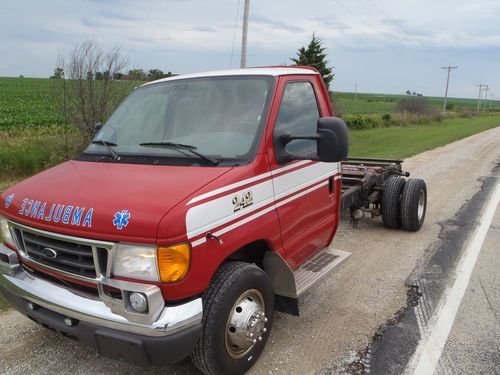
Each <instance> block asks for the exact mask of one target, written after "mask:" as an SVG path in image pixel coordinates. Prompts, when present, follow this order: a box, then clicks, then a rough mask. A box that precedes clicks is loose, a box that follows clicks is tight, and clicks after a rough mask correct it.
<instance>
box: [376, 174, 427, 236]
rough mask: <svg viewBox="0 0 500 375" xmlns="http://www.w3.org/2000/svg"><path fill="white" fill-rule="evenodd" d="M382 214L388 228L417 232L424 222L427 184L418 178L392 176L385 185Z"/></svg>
mask: <svg viewBox="0 0 500 375" xmlns="http://www.w3.org/2000/svg"><path fill="white" fill-rule="evenodd" d="M380 208H381V214H382V220H383V222H384V225H385V226H386V227H387V228H392V229H399V228H401V227H403V229H406V230H408V231H412V232H416V231H418V230H419V229H420V228H421V227H422V224H423V223H424V220H425V213H426V209H427V186H426V185H425V181H424V180H421V179H416V178H409V179H408V180H405V179H404V178H401V177H390V178H389V179H387V182H386V184H385V186H384V192H383V194H382V202H381V207H380Z"/></svg>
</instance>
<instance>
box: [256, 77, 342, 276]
mask: <svg viewBox="0 0 500 375" xmlns="http://www.w3.org/2000/svg"><path fill="white" fill-rule="evenodd" d="M318 78H319V77H318V76H310V75H306V76H285V77H280V78H279V82H278V84H277V88H276V93H275V98H276V99H278V100H275V101H274V102H273V106H272V108H271V113H270V116H269V119H268V127H267V131H266V144H267V154H268V158H269V163H270V165H271V169H272V170H276V169H278V168H282V167H283V165H280V164H278V163H277V162H276V158H275V154H274V145H273V131H274V124H275V122H276V119H277V116H278V112H279V108H280V104H281V100H280V98H282V96H283V92H284V89H285V85H286V84H287V83H288V82H291V81H307V82H310V83H311V84H312V85H313V87H314V91H315V94H316V100H317V102H318V106H319V110H320V114H321V116H322V117H325V116H330V115H331V113H332V111H331V105H329V104H328V103H329V102H330V101H329V100H325V96H324V93H323V89H324V84H322V83H323V81H322V80H318ZM325 91H326V89H325ZM285 165H286V164H285ZM338 191H339V190H336V191H334V192H333V193H330V192H329V188H328V186H323V187H321V188H319V189H317V190H315V191H313V192H311V193H309V194H307V195H306V196H305V197H302V198H299V199H296V200H294V201H292V202H290V203H288V204H286V205H284V206H281V207H279V208H278V215H279V219H280V224H281V225H280V227H281V237H282V244H283V247H284V249H285V253H286V258H285V259H286V261H287V262H288V264H289V265H290V267H291V268H292V269H295V268H297V267H298V266H300V264H302V263H303V262H304V261H305V260H307V259H308V258H310V257H311V256H312V255H314V254H315V253H316V252H318V251H319V250H321V249H322V248H324V247H325V246H326V245H327V244H328V243H329V242H330V239H331V237H332V235H333V233H334V231H335V230H336V226H337V221H338V217H339V216H338V206H339V199H338V198H339V197H337V196H338Z"/></svg>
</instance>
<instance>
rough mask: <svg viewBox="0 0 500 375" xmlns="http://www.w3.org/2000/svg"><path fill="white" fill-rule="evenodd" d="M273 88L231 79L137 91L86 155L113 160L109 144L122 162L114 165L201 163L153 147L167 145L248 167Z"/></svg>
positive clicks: (258, 79)
mask: <svg viewBox="0 0 500 375" xmlns="http://www.w3.org/2000/svg"><path fill="white" fill-rule="evenodd" d="M272 82H273V79H272V78H271V77H265V76H230V77H210V78H202V79H185V80H174V81H166V82H161V83H155V84H152V85H147V86H143V87H139V88H137V89H136V90H135V91H134V92H133V93H132V94H131V95H130V96H128V97H127V98H126V99H125V101H124V102H123V103H122V104H121V105H120V106H119V107H118V108H117V109H116V111H115V112H114V113H113V115H112V116H111V117H110V118H109V120H108V121H107V122H106V124H105V125H104V126H103V128H102V129H101V130H100V131H99V133H98V134H97V136H96V137H95V139H94V142H93V143H92V144H90V145H89V146H88V147H87V149H86V150H85V152H84V154H100V155H102V154H108V155H109V150H106V145H105V144H103V142H105V143H107V144H108V148H109V145H112V148H113V151H114V152H115V153H116V154H118V155H119V156H120V159H116V158H115V159H116V160H115V161H117V160H122V161H123V162H126V161H127V157H128V158H129V159H130V158H133V157H134V156H154V157H157V158H161V157H166V158H169V160H174V161H175V159H179V158H183V159H186V158H188V159H192V161H193V162H195V163H201V164H202V163H203V159H202V158H199V157H198V158H197V157H196V155H194V154H193V153H190V152H186V149H185V148H181V147H161V146H162V145H157V146H159V147H152V145H151V143H162V142H163V143H165V142H169V143H176V144H181V145H188V146H190V147H191V146H192V149H193V150H196V151H197V152H198V153H199V154H202V156H206V157H209V158H215V159H217V160H224V159H233V160H234V159H238V160H248V161H250V159H253V157H254V154H255V151H256V148H257V143H258V141H259V139H260V133H261V129H262V127H263V121H264V117H265V114H266V112H267V106H268V97H269V96H270V95H269V92H270V91H271V88H272ZM148 144H149V145H148ZM163 146H164V145H163Z"/></svg>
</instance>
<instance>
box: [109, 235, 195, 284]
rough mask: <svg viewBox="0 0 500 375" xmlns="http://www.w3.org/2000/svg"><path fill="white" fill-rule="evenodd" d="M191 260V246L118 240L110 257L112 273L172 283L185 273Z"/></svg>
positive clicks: (186, 244)
mask: <svg viewBox="0 0 500 375" xmlns="http://www.w3.org/2000/svg"><path fill="white" fill-rule="evenodd" d="M190 263H191V246H190V245H189V244H188V243H181V244H177V245H171V246H162V247H159V248H156V247H155V246H147V245H133V244H118V245H117V246H116V252H115V256H114V259H113V274H114V275H115V276H122V277H128V278H131V279H138V280H146V281H156V282H160V281H161V282H163V283H175V282H178V281H181V280H182V279H183V278H184V277H186V275H187V272H188V270H189V265H190Z"/></svg>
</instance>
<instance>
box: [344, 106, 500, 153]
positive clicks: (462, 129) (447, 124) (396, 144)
mask: <svg viewBox="0 0 500 375" xmlns="http://www.w3.org/2000/svg"><path fill="white" fill-rule="evenodd" d="M499 125H500V115H495V116H481V117H473V118H449V119H446V120H444V121H442V122H441V123H434V124H431V125H412V126H399V127H390V128H377V129H364V130H354V131H350V132H349V140H350V149H349V156H357V157H379V158H396V159H402V158H406V157H408V156H412V155H415V154H418V153H420V152H423V151H426V150H430V149H433V148H436V147H439V146H443V145H446V144H448V143H451V142H454V141H457V140H459V139H462V138H465V137H468V136H470V135H473V134H476V133H479V132H482V131H484V130H487V129H491V128H494V127H497V126H499Z"/></svg>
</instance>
